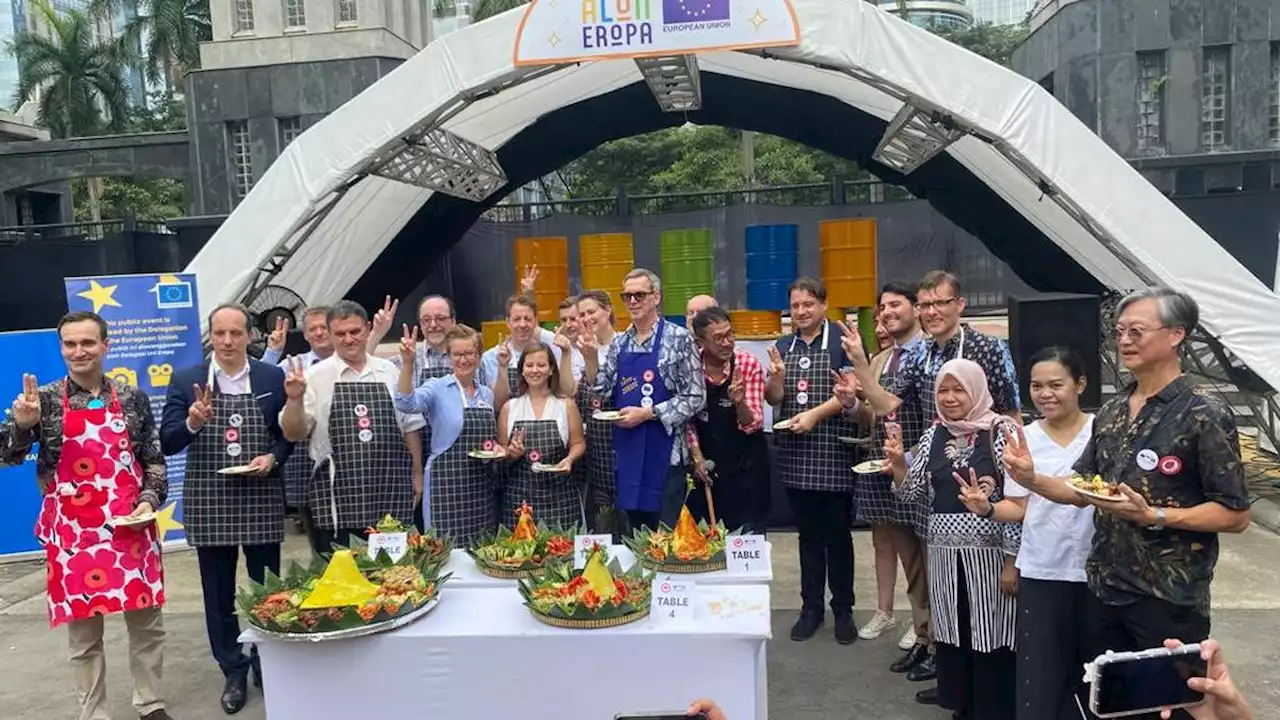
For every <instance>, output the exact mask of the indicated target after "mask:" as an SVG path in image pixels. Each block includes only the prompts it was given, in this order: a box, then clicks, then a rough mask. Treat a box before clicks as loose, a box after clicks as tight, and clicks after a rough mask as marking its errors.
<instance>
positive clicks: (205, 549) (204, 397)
mask: <svg viewBox="0 0 1280 720" xmlns="http://www.w3.org/2000/svg"><path fill="white" fill-rule="evenodd" d="M251 323H252V317H251V316H250V314H249V311H248V310H247V309H245V307H244V306H242V305H239V304H236V303H228V304H225V305H220V306H219V307H217V308H215V309H214V310H213V312H212V313H210V315H209V338H210V341H211V342H212V344H213V356H212V357H211V358H210V359H209V360H208V361H206V362H205V363H202V364H200V365H196V366H194V367H190V368H184V369H183V370H180V371H178V372H177V373H175V374H174V376H173V379H172V381H171V382H170V383H169V393H168V397H167V398H166V401H165V406H164V415H163V420H162V422H161V426H160V444H161V447H162V448H163V450H164V452H165V454H167V455H176V454H178V453H180V452H182V451H183V450H186V451H187V468H186V480H185V482H184V484H183V493H184V498H185V500H184V506H183V522H184V524H185V525H186V531H187V542H188V543H190V544H191V546H192V547H194V548H195V549H196V562H197V564H198V566H199V568H200V585H201V588H202V590H203V591H204V592H203V595H204V617H205V630H206V632H207V633H208V635H209V646H210V648H211V649H212V650H213V659H214V660H215V661H217V663H218V667H219V669H221V670H222V674H223V677H224V678H225V685H224V687H223V691H222V710H223V712H225V713H227V714H229V715H230V714H233V713H237V712H239V711H240V710H242V709H243V708H244V705H245V702H246V701H247V697H248V696H247V685H248V675H249V671H250V669H252V670H253V675H254V684H255V685H257V686H258V687H262V667H261V665H260V664H259V663H258V659H257V648H252V649H251V650H250V655H249V656H246V655H245V654H244V652H243V650H242V648H241V646H240V642H239V640H238V639H237V638H238V637H239V635H240V623H239V622H238V621H237V620H236V610H235V592H236V566H237V565H238V564H239V553H240V552H242V551H243V553H244V561H245V567H246V569H247V570H248V574H249V577H250V578H252V579H253V580H254V581H256V582H259V583H261V582H264V581H265V579H266V571H267V570H270V571H271V572H273V573H275V574H277V575H279V573H280V543H282V542H284V509H285V489H284V478H283V477H282V476H281V473H280V470H281V468H282V467H283V466H284V464H285V461H286V460H288V458H289V455H290V453H291V452H292V450H293V445H292V443H290V442H289V441H288V440H285V439H284V436H283V434H282V433H281V432H280V425H279V423H278V421H277V417H278V415H279V414H280V411H281V410H283V409H284V371H282V370H281V369H280V368H278V367H275V366H273V365H268V364H266V363H261V362H258V361H256V360H250V359H249V357H248V355H247V353H246V351H247V350H248V347H249V337H250V335H249V332H250V330H249V329H250V326H251Z"/></svg>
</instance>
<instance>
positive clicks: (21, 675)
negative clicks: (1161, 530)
mask: <svg viewBox="0 0 1280 720" xmlns="http://www.w3.org/2000/svg"><path fill="white" fill-rule="evenodd" d="M856 541H857V552H858V571H857V592H858V606H859V609H860V612H859V619H865V617H866V615H867V608H868V607H870V604H871V603H873V602H874V598H875V591H874V579H873V576H872V573H871V566H870V557H871V546H870V537H869V536H868V535H867V534H866V533H858V534H857V535H856ZM774 542H775V548H776V550H775V555H774V574H775V580H774V587H773V605H774V626H773V631H774V637H775V640H773V641H772V642H771V643H770V647H769V705H770V715H771V716H772V717H774V718H777V719H778V720H831V719H832V718H839V719H840V720H845V719H852V720H862V719H864V718H875V720H945V718H946V717H947V716H946V715H945V714H944V713H942V712H941V711H938V710H936V709H933V708H927V707H922V706H919V705H916V704H915V702H914V701H913V699H912V698H913V695H914V693H915V691H916V690H918V689H920V687H919V686H917V685H912V684H910V683H907V682H906V681H904V680H902V679H900V678H899V677H898V676H896V675H893V674H892V673H890V672H888V670H887V669H886V667H887V666H888V664H889V662H891V661H892V659H893V658H894V657H896V655H897V650H896V648H895V646H894V645H895V642H896V639H897V633H891V634H892V635H893V637H888V636H886V637H883V638H880V639H878V640H874V641H859V642H857V643H855V644H854V645H852V646H847V647H846V646H840V645H837V644H836V643H835V641H834V640H833V639H832V638H831V635H830V626H829V625H828V627H827V628H826V629H824V631H823V632H822V633H821V634H819V635H818V637H816V638H814V639H813V640H811V641H809V642H807V643H794V642H791V641H790V640H789V639H787V631H788V628H789V627H790V624H791V622H792V621H793V619H794V616H795V611H796V610H797V609H798V607H799V596H798V592H797V587H798V583H797V570H796V568H797V567H798V566H797V562H796V557H795V543H794V540H793V538H792V537H791V536H789V535H787V534H785V533H778V534H776V535H775V536H774ZM301 552H305V545H304V544H303V543H302V542H300V538H298V537H296V536H294V537H291V538H290V540H289V544H288V553H289V554H292V555H297V554H299V553H301ZM1277 556H1280V537H1277V536H1276V535H1274V534H1272V533H1270V532H1268V531H1265V530H1261V529H1259V528H1256V527H1255V528H1253V529H1251V530H1250V531H1249V532H1248V533H1246V534H1244V535H1241V536H1235V537H1228V538H1226V539H1224V542H1223V553H1222V558H1221V560H1220V561H1219V564H1218V577H1217V580H1216V582H1215V586H1214V600H1215V602H1214V635H1215V636H1216V637H1218V638H1219V639H1221V640H1222V641H1223V643H1224V645H1226V647H1227V648H1228V651H1229V653H1230V659H1231V667H1232V669H1233V672H1234V674H1235V676H1236V677H1237V678H1238V679H1239V682H1240V683H1241V684H1242V685H1243V687H1244V689H1245V692H1246V693H1247V694H1248V695H1249V697H1250V698H1251V699H1252V701H1253V703H1254V709H1255V711H1256V713H1257V715H1256V716H1257V717H1258V718H1260V719H1261V718H1280V686H1278V684H1277V683H1280V680H1278V679H1277V675H1276V672H1275V668H1276V667H1280V650H1277V646H1276V638H1277V634H1276V626H1277V620H1278V619H1280V613H1278V612H1277V609H1280V571H1278V569H1277V568H1280V565H1278V564H1277V563H1276V557H1277ZM166 570H167V576H168V587H169V594H170V605H169V607H168V609H167V611H166V616H165V617H166V625H167V626H168V630H169V642H168V645H167V647H166V658H165V670H166V685H167V694H168V696H169V698H170V711H171V712H172V713H173V715H174V717H176V718H178V720H216V719H217V718H223V717H225V716H224V715H223V714H222V712H221V710H220V709H219V708H218V704H217V703H218V693H219V691H220V689H221V677H220V675H219V673H218V671H217V670H216V668H215V667H214V665H213V663H212V661H211V660H210V659H209V656H208V649H207V646H206V642H205V636H204V623H203V617H202V615H201V610H200V607H201V606H200V585H199V582H198V580H197V578H196V575H195V563H194V556H193V555H192V554H191V553H186V552H183V553H176V554H173V555H171V556H169V558H168V559H167V563H166ZM904 587H905V585H904V583H903V582H902V581H901V580H900V581H899V594H898V595H899V596H898V601H897V607H898V608H901V609H905V608H907V607H908V605H907V602H906V598H905V596H903V594H902V589H903V588H904ZM42 592H43V570H42V569H41V568H40V567H39V566H38V565H34V564H30V563H27V564H21V565H10V566H0V698H3V702H4V706H3V708H2V709H0V717H3V718H5V719H6V720H28V719H30V720H34V719H35V718H41V719H42V720H43V719H44V718H59V719H62V718H74V717H75V710H76V707H75V698H74V695H73V693H72V691H71V688H70V673H69V671H68V669H67V666H66V663H65V658H66V646H65V633H63V632H61V631H57V632H50V631H49V630H48V627H47V626H46V624H45V620H44V615H43V613H44V610H43V599H42V597H41V596H40V593H42ZM899 617H900V619H901V620H902V621H903V622H905V621H906V617H905V613H900V614H899ZM107 643H108V648H109V651H108V653H109V657H108V663H109V666H108V667H109V671H108V687H109V692H110V696H111V708H112V712H113V717H114V718H117V720H119V719H125V718H131V717H133V715H132V713H131V709H130V706H129V675H128V670H127V667H128V666H127V663H126V660H125V656H124V652H123V649H124V645H125V638H124V629H123V625H122V624H121V623H120V622H119V621H118V620H113V621H111V622H109V623H108V635H107ZM264 717H265V716H264V713H263V709H262V703H261V699H260V696H258V695H254V696H252V699H251V700H250V704H249V706H248V707H247V708H246V709H245V710H244V712H242V713H241V714H240V715H239V716H238V718H243V719H244V720H262V719H263V718H264ZM316 720H322V719H320V718H317V719H316Z"/></svg>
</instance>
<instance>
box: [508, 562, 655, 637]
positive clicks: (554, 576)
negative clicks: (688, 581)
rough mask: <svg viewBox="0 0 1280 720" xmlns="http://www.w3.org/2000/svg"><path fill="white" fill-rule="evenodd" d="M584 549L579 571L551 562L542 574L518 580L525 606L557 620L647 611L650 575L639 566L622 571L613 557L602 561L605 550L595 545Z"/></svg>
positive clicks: (616, 616)
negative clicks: (583, 564)
mask: <svg viewBox="0 0 1280 720" xmlns="http://www.w3.org/2000/svg"><path fill="white" fill-rule="evenodd" d="M588 552H589V555H588V557H587V563H586V567H584V568H583V569H582V570H581V571H575V570H573V569H572V567H571V566H570V565H569V564H568V563H555V564H553V565H550V566H548V567H547V569H546V573H545V574H544V575H543V577H541V578H537V579H525V580H521V581H520V595H521V596H522V597H524V600H525V603H524V604H525V606H526V607H528V608H529V610H530V611H531V612H533V613H534V614H535V615H541V616H544V617H547V618H551V619H554V620H558V621H593V620H613V619H620V618H625V617H627V616H634V617H635V618H637V619H638V618H640V617H643V616H644V615H645V614H647V613H648V611H649V595H650V592H651V586H652V583H653V576H652V575H650V574H648V573H646V572H645V571H644V570H643V569H642V568H640V567H639V566H635V567H632V568H631V569H630V570H629V571H627V572H625V573H624V572H623V571H622V568H621V566H620V565H619V564H618V562H617V561H616V560H614V561H613V562H612V563H610V564H608V565H606V564H605V558H606V557H607V552H606V550H605V549H604V548H601V547H599V546H596V547H593V548H592V549H591V550H589V551H588Z"/></svg>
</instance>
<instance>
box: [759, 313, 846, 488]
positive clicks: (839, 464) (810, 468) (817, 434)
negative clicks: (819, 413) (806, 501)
mask: <svg viewBox="0 0 1280 720" xmlns="http://www.w3.org/2000/svg"><path fill="white" fill-rule="evenodd" d="M829 327H830V325H826V326H824V328H823V331H822V333H823V334H822V342H821V343H814V344H813V345H805V344H804V343H801V342H797V341H796V339H795V337H794V336H793V337H792V343H791V347H790V349H789V350H788V351H787V356H786V358H785V360H784V362H785V364H786V367H787V371H786V372H787V374H786V387H785V389H784V391H783V395H782V404H781V406H780V407H779V414H778V417H780V418H782V419H786V418H791V417H794V416H795V415H797V414H798V413H801V412H804V411H806V410H812V409H813V408H815V407H817V406H819V405H821V404H822V403H824V402H826V401H827V400H828V399H830V398H831V395H832V393H833V392H834V389H835V388H834V383H833V382H832V380H831V369H832V368H831V353H830V350H828V348H827V342H828V341H829V338H828V335H827V333H828V328H829ZM801 401H803V402H801ZM845 432H846V430H845V428H844V420H843V419H842V418H841V417H840V416H838V415H837V416H836V417H833V418H829V419H827V420H823V421H822V422H820V423H818V424H817V425H816V426H814V428H813V430H811V431H810V432H808V433H806V434H804V435H797V434H795V433H791V432H787V431H785V430H784V431H782V432H776V433H774V442H775V443H776V445H777V448H778V471H779V472H780V473H781V475H782V482H783V484H784V485H786V486H787V487H789V488H795V489H797V490H822V491H826V492H843V493H847V492H852V491H853V485H854V482H853V471H852V470H850V467H851V466H852V465H853V453H852V452H851V451H850V450H849V449H848V447H847V446H845V445H844V444H842V443H841V442H840V441H839V440H838V439H837V438H839V437H840V436H841V435H843V434H844V433H845Z"/></svg>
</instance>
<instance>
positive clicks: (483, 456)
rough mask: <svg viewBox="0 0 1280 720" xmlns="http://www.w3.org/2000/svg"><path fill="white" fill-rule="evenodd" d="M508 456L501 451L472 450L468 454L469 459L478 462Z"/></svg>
mask: <svg viewBox="0 0 1280 720" xmlns="http://www.w3.org/2000/svg"><path fill="white" fill-rule="evenodd" d="M506 455H507V454H506V453H505V452H503V451H501V450H472V451H471V452H469V453H467V456H468V457H473V458H475V459H477V460H497V459H499V458H502V457H506Z"/></svg>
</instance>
